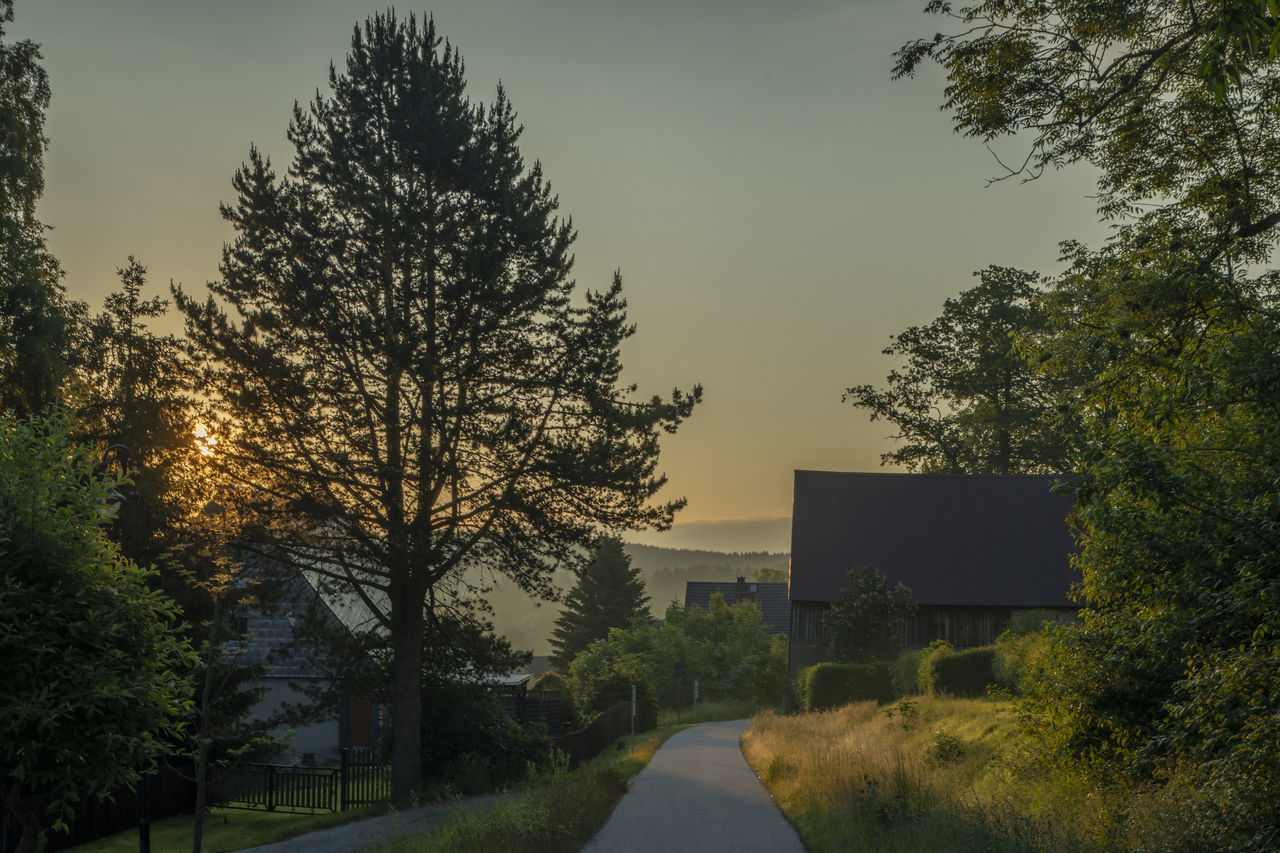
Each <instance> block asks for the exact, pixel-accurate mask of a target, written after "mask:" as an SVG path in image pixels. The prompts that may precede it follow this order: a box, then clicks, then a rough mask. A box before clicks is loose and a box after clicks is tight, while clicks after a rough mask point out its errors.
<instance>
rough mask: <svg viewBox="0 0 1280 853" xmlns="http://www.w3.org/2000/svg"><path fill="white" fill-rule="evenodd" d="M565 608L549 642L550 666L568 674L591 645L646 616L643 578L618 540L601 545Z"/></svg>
mask: <svg viewBox="0 0 1280 853" xmlns="http://www.w3.org/2000/svg"><path fill="white" fill-rule="evenodd" d="M565 605H566V606H565V609H564V612H563V613H561V614H560V617H559V618H558V619H556V629H555V631H554V632H553V633H552V639H551V647H552V649H553V652H552V654H551V664H552V665H553V666H554V667H555V668H556V669H558V670H560V671H561V672H568V671H569V664H571V663H572V662H573V659H574V658H575V657H577V656H578V653H579V652H581V651H582V650H583V649H585V648H586V647H587V646H589V645H590V644H591V643H592V642H593V641H595V640H600V639H603V638H604V637H607V636H608V635H609V629H610V628H627V627H630V625H631V620H632V619H634V618H635V617H637V616H644V615H645V614H647V613H648V612H649V596H648V595H646V594H645V591H644V578H643V577H641V576H640V570H639V569H637V568H634V567H632V565H631V557H630V556H628V555H627V553H626V552H625V551H623V550H622V541H621V540H619V539H617V538H609V539H606V540H604V542H602V543H601V544H600V547H599V548H597V549H596V552H595V555H594V556H592V558H591V562H590V563H588V564H587V566H586V568H584V569H583V570H582V574H580V575H579V576H578V582H577V583H576V584H575V585H574V587H573V589H572V590H570V592H569V595H568V597H567V599H566V601H565Z"/></svg>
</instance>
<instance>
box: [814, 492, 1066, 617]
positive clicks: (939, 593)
mask: <svg viewBox="0 0 1280 853" xmlns="http://www.w3.org/2000/svg"><path fill="white" fill-rule="evenodd" d="M795 476H796V478H795V502H794V505H793V508H792V519H791V571H790V575H789V595H790V598H791V599H792V600H795V601H831V600H832V599H834V598H835V597H836V595H837V594H838V593H839V591H840V590H841V589H842V588H843V587H844V586H845V585H846V584H847V583H848V574H849V570H850V569H852V568H854V567H855V566H859V565H866V566H872V567H874V568H876V569H879V570H880V571H881V572H883V573H884V575H885V578H886V580H888V582H889V583H890V584H897V583H903V584H906V585H907V586H908V587H910V589H911V591H912V593H913V595H914V597H915V600H916V603H917V604H922V605H988V606H1013V607H1063V606H1070V605H1071V603H1072V602H1071V601H1070V598H1069V597H1068V591H1069V589H1070V588H1071V586H1072V585H1073V584H1074V583H1076V582H1077V581H1078V580H1079V576H1078V574H1077V573H1076V572H1075V570H1074V569H1073V568H1072V567H1071V565H1070V555H1071V554H1072V553H1073V552H1074V550H1075V545H1074V542H1073V539H1072V536H1071V532H1070V530H1069V528H1068V526H1067V524H1066V517H1067V515H1068V514H1069V513H1070V512H1071V509H1072V506H1073V498H1072V497H1071V496H1070V495H1062V494H1056V493H1055V492H1053V491H1052V487H1053V485H1054V484H1055V483H1057V482H1060V481H1061V480H1062V479H1063V478H1062V477H1060V476H1053V475H1039V474H1014V475H985V474H975V475H947V474H889V473H839V472H832V471H796V475H795Z"/></svg>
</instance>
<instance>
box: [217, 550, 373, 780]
mask: <svg viewBox="0 0 1280 853" xmlns="http://www.w3.org/2000/svg"><path fill="white" fill-rule="evenodd" d="M249 562H250V563H256V562H257V560H256V558H251V559H250V561H249ZM250 570H251V571H254V570H256V567H255V566H252V565H251V566H250ZM348 598H349V600H350V602H354V597H348ZM309 609H314V610H316V611H318V613H319V616H320V618H322V619H323V620H324V621H325V622H326V623H327V624H328V625H329V626H330V627H332V628H342V629H345V630H356V629H358V628H359V627H361V624H360V623H361V620H363V619H367V618H368V611H367V610H363V611H362V609H361V608H360V607H359V606H357V603H347V604H346V606H344V602H343V600H342V599H341V598H339V597H335V596H322V595H321V594H320V593H319V592H317V584H315V583H314V581H313V579H312V578H310V577H308V575H307V573H306V572H303V573H302V574H301V575H299V576H295V577H293V578H292V579H290V580H289V581H288V582H287V583H286V584H285V587H284V591H283V592H282V594H281V595H280V596H279V598H278V600H276V601H275V602H274V603H273V605H272V606H271V607H270V608H264V607H248V608H245V609H244V610H242V611H241V613H240V616H239V619H238V623H239V624H238V625H237V629H238V633H240V634H241V635H242V636H243V638H244V639H243V640H241V641H240V642H238V643H236V645H237V646H238V649H236V651H237V653H238V662H239V663H240V664H242V665H244V666H258V667H261V668H262V675H261V678H260V680H259V681H258V682H257V684H256V685H255V686H257V687H261V688H263V694H262V697H261V698H260V699H259V700H258V703H257V705H255V706H254V709H253V711H252V712H251V713H252V715H253V716H254V717H255V718H257V719H264V718H268V717H271V716H273V715H274V714H276V713H277V712H279V711H282V710H283V709H284V708H285V706H286V705H300V704H308V703H309V702H310V701H311V700H310V699H309V697H308V696H307V694H306V688H307V686H308V685H316V686H320V685H322V684H323V683H324V682H326V681H327V680H328V679H329V678H330V677H331V673H330V671H329V667H328V666H327V665H326V661H325V660H324V657H323V654H322V653H321V652H320V651H319V650H317V649H315V648H314V647H312V646H310V645H308V644H305V643H303V642H300V641H299V639H298V631H299V629H300V628H301V622H302V620H303V619H304V618H307V616H308V611H309ZM317 716H318V719H314V720H313V721H311V722H307V723H305V724H302V725H294V726H289V727H281V729H280V730H278V731H276V732H274V733H273V734H274V735H276V736H284V735H286V733H287V734H288V736H287V739H286V741H285V745H284V749H283V751H282V752H280V753H279V754H277V755H275V756H273V757H272V759H271V760H272V762H273V763H278V764H303V765H319V766H333V767H336V766H337V765H338V762H339V760H340V757H341V752H342V749H343V748H344V747H367V748H373V747H376V746H377V743H378V736H379V729H380V728H381V725H382V719H381V718H382V709H381V708H379V706H377V705H374V704H371V703H369V702H366V701H359V700H357V699H353V698H344V699H342V700H341V701H339V702H338V703H337V705H336V706H334V707H333V708H330V709H326V710H323V711H321V712H320V713H319V714H318V715H317Z"/></svg>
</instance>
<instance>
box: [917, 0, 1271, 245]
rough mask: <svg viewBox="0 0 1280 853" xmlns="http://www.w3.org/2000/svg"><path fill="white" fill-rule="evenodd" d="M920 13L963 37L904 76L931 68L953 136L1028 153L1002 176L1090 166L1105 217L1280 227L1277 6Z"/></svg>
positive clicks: (929, 44)
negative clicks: (941, 82) (936, 69)
mask: <svg viewBox="0 0 1280 853" xmlns="http://www.w3.org/2000/svg"><path fill="white" fill-rule="evenodd" d="M926 9H927V11H929V12H931V13H933V14H937V15H941V16H944V17H946V18H949V19H950V20H952V21H953V22H955V24H956V25H957V31H956V32H954V33H939V34H937V35H935V36H933V37H932V38H929V39H918V40H916V41H913V42H910V43H908V44H907V45H905V46H904V47H903V48H902V49H901V50H899V51H898V54H897V57H898V62H897V65H896V66H895V69H894V75H895V76H902V75H910V74H912V73H914V71H915V70H916V68H917V67H918V66H919V64H920V63H921V62H923V61H925V60H936V61H937V62H938V63H939V64H940V65H941V66H942V67H943V68H944V69H945V70H946V72H947V77H948V85H947V88H946V92H945V97H946V100H945V102H944V107H945V108H946V109H949V110H950V111H951V113H952V117H953V121H954V124H955V128H956V130H957V131H958V132H960V133H963V134H965V135H966V136H972V137H977V138H979V139H981V140H983V141H984V142H987V143H990V142H992V141H994V140H996V139H998V138H1000V137H1005V136H1012V135H1014V134H1018V135H1019V137H1020V138H1021V139H1027V140H1029V150H1027V151H1026V152H1025V155H1024V156H1023V158H1022V159H1021V161H1020V162H1015V163H1014V164H1013V165H1012V166H1009V167H1008V168H1007V172H1006V175H1020V176H1024V177H1035V176H1037V175H1039V174H1040V173H1041V172H1042V171H1043V170H1044V169H1045V168H1058V167H1061V166H1063V165H1066V164H1068V163H1075V162H1081V161H1084V162H1088V163H1091V164H1092V165H1093V166H1095V167H1096V168H1097V169H1098V170H1099V172H1100V176H1099V191H1100V197H1099V202H1100V206H1101V207H1100V209H1101V211H1102V213H1103V214H1104V215H1108V216H1118V215H1123V214H1133V213H1138V212H1140V211H1142V210H1144V209H1146V208H1145V207H1144V205H1148V204H1154V205H1157V206H1159V207H1163V206H1166V205H1168V206H1172V207H1177V208H1183V209H1193V210H1195V211H1197V212H1198V215H1200V216H1202V217H1203V221H1202V222H1201V223H1200V224H1204V225H1207V226H1208V227H1209V228H1210V230H1211V231H1212V232H1214V233H1215V234H1218V235H1222V236H1223V237H1224V238H1226V239H1249V238H1252V237H1255V236H1258V235H1265V234H1267V233H1269V232H1270V231H1271V229H1273V228H1274V227H1275V226H1276V225H1277V224H1280V168H1277V166H1280V162H1278V161H1277V158H1278V157H1280V152H1278V151H1277V147H1276V146H1275V144H1274V140H1275V138H1276V134H1277V130H1280V128H1278V126H1277V121H1280V116H1277V114H1276V112H1275V110H1274V108H1273V105H1274V104H1275V102H1276V98H1277V96H1278V95H1280V75H1277V67H1276V64H1275V59H1276V55H1275V42H1274V39H1275V37H1276V33H1277V32H1280V31H1278V30H1276V29H1275V26H1276V23H1275V22H1276V19H1277V16H1276V14H1275V11H1274V9H1272V8H1271V7H1270V6H1269V0H1239V1H1238V2H1228V3H1224V4H1217V5H1213V4H1203V3H1197V2H1180V0H1159V2H1155V3H1148V2H1138V0H1121V2H1083V3H1062V2H1047V3H1045V2H1035V0H1012V2H1001V3H979V4H973V5H963V6H959V7H953V5H952V4H951V3H950V2H946V0H932V2H930V3H929V4H928V6H927V7H926ZM1229 84H1233V85H1229Z"/></svg>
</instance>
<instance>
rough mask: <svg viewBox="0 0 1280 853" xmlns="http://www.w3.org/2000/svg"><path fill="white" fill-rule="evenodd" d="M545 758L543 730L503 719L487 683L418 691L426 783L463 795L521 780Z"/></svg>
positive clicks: (429, 684)
mask: <svg viewBox="0 0 1280 853" xmlns="http://www.w3.org/2000/svg"><path fill="white" fill-rule="evenodd" d="M549 754H550V741H549V740H548V738H547V733H546V728H545V727H543V726H537V727H533V728H529V729H525V728H523V727H521V726H520V724H519V723H517V722H515V721H514V720H512V719H511V718H510V717H508V716H507V713H506V711H504V710H503V708H502V703H501V702H500V701H499V700H498V697H497V696H495V695H494V694H493V693H492V692H491V691H490V690H489V688H488V686H487V685H484V684H477V683H472V682H465V681H457V680H452V679H446V678H441V679H428V680H426V681H424V684H423V691H422V766H423V773H424V775H425V776H426V777H427V779H428V780H430V781H431V782H433V783H435V784H437V785H444V786H451V787H453V788H454V789H456V790H458V791H460V792H462V793H464V794H476V793H483V792H487V791H492V790H496V789H498V788H502V787H506V786H509V785H512V784H514V783H516V782H519V781H521V780H522V779H523V778H524V776H525V775H526V774H527V772H528V769H529V767H530V765H531V764H532V765H535V766H536V765H539V764H545V763H546V761H547V757H548V755H549Z"/></svg>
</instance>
